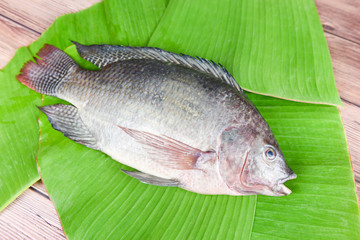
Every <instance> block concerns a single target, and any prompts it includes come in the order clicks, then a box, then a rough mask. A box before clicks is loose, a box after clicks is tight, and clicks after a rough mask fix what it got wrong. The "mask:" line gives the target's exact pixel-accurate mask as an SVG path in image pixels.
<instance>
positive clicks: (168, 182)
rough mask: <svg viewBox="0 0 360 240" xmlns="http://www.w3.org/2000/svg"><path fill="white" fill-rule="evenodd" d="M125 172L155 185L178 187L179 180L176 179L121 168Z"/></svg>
mask: <svg viewBox="0 0 360 240" xmlns="http://www.w3.org/2000/svg"><path fill="white" fill-rule="evenodd" d="M121 171H123V172H124V173H125V174H127V175H129V176H130V177H133V178H136V179H138V180H139V181H140V182H143V183H147V184H152V185H156V186H167V187H179V186H180V182H179V181H178V180H176V179H165V178H160V177H156V176H154V175H150V174H147V173H143V172H137V171H127V170H124V169H121Z"/></svg>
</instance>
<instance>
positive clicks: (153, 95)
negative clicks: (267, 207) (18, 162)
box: [17, 43, 296, 196]
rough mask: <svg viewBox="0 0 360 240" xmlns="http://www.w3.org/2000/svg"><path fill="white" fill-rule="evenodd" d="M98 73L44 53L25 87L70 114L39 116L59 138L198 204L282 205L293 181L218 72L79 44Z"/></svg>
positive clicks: (172, 58) (167, 56) (149, 53)
mask: <svg viewBox="0 0 360 240" xmlns="http://www.w3.org/2000/svg"><path fill="white" fill-rule="evenodd" d="M75 45H76V47H77V49H78V51H79V54H80V56H82V57H83V58H84V59H87V60H89V61H90V62H92V63H93V64H95V65H97V66H98V67H99V68H100V70H98V71H90V70H85V69H81V68H80V67H79V66H78V65H77V64H76V63H75V62H74V61H73V60H71V58H70V57H69V56H67V55H66V54H65V53H64V52H62V51H61V50H59V49H57V48H55V47H53V46H50V45H46V46H45V47H44V48H43V49H42V50H41V51H40V52H39V54H38V55H39V57H40V59H39V60H37V64H35V63H33V62H28V63H27V64H26V65H25V66H24V68H23V69H22V74H20V75H18V77H17V78H18V80H19V81H20V82H21V83H23V84H24V85H26V86H28V87H30V88H32V89H34V90H35V91H38V92H40V93H43V94H49V95H52V96H56V97H59V98H62V99H64V100H66V101H68V102H70V103H71V104H72V105H63V104H56V105H51V106H44V107H41V108H40V110H41V111H43V112H44V113H45V114H46V115H47V117H48V119H49V121H50V123H51V124H52V126H53V128H55V129H56V130H58V131H60V132H62V133H63V134H64V135H65V136H66V137H68V138H70V139H72V140H74V141H75V142H78V143H80V144H83V145H85V146H87V147H90V148H93V149H96V150H100V151H103V152H104V153H106V154H108V155H109V156H110V157H112V158H113V159H115V160H117V161H119V162H121V163H123V164H126V165H128V166H130V167H132V168H134V169H136V170H137V171H125V170H124V173H125V174H127V175H129V176H132V177H134V178H136V179H138V180H140V181H141V182H143V183H148V184H154V185H160V186H173V187H174V186H176V187H181V188H184V189H186V190H189V191H193V192H197V193H201V194H228V195H249V194H265V195H271V196H283V195H288V194H290V193H291V190H290V189H288V188H287V187H286V186H285V185H284V184H283V183H284V182H285V181H287V180H290V179H294V178H296V174H295V173H294V172H293V171H292V170H291V169H290V168H289V167H288V166H287V164H286V162H285V159H284V156H283V154H282V152H281V150H280V147H279V145H278V143H277V141H276V139H275V137H274V135H273V133H272V132H271V129H270V128H269V125H268V124H267V123H266V121H265V120H264V119H263V118H262V116H261V115H260V113H259V111H258V110H257V109H256V107H255V106H254V104H252V103H251V102H250V100H249V99H248V98H247V96H246V95H245V93H244V92H243V91H242V89H241V88H240V87H239V85H238V84H237V83H236V81H235V79H234V78H233V77H232V76H231V74H230V73H229V72H227V71H226V69H225V68H224V67H222V66H221V65H217V64H215V63H213V62H212V61H209V60H206V59H202V58H193V57H190V56H186V55H177V54H174V53H171V52H166V51H164V50H161V49H156V48H133V47H123V46H111V45H100V46H99V45H93V46H84V45H81V44H78V43H75Z"/></svg>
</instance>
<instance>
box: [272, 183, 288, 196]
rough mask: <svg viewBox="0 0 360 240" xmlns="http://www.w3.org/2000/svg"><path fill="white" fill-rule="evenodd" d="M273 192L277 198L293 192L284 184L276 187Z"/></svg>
mask: <svg viewBox="0 0 360 240" xmlns="http://www.w3.org/2000/svg"><path fill="white" fill-rule="evenodd" d="M273 191H274V192H275V193H276V196H287V195H289V194H290V193H292V191H291V190H290V189H289V188H288V187H286V186H285V185H284V184H282V183H281V184H278V185H276V186H275V187H274V189H273Z"/></svg>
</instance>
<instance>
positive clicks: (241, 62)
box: [0, 0, 360, 239]
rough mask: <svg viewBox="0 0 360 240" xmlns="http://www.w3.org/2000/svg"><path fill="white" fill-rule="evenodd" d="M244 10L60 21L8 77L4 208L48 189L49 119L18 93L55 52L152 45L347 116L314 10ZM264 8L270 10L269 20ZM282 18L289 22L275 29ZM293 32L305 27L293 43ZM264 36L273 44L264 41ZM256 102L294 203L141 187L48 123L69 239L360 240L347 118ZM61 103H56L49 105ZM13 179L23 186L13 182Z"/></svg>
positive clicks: (121, 8)
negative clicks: (25, 73)
mask: <svg viewBox="0 0 360 240" xmlns="http://www.w3.org/2000/svg"><path fill="white" fill-rule="evenodd" d="M235 2H236V1H232V2H230V1H226V2H225V1H218V2H215V1H212V2H210V3H209V2H201V1H186V2H182V1H170V3H169V6H168V8H166V6H167V1H160V0H154V1H145V0H144V1H116V0H112V1H111V0H109V1H105V2H102V3H100V4H97V5H96V6H94V7H92V8H90V9H87V10H86V11H82V12H79V13H77V14H71V15H67V16H64V17H61V18H59V19H57V21H55V23H54V24H53V25H52V26H51V27H50V28H49V29H48V30H47V31H46V32H45V33H44V34H43V36H42V37H41V38H40V39H39V40H38V41H36V42H35V43H34V44H32V45H31V46H30V48H29V50H28V49H25V48H24V49H21V50H20V51H18V53H17V54H16V56H15V57H14V59H13V60H12V61H11V63H10V64H9V65H8V66H7V67H6V68H5V69H3V70H2V71H1V72H0V84H1V85H0V86H4V88H3V89H5V90H8V91H4V92H2V93H1V95H0V97H1V100H3V102H4V103H5V104H4V105H2V106H1V108H0V110H1V112H2V113H4V114H5V115H4V116H5V117H4V118H3V119H4V120H3V121H2V124H1V133H2V137H1V139H2V142H1V150H3V151H2V152H5V153H8V154H7V155H6V158H5V157H4V156H3V157H2V158H1V160H0V161H1V162H0V163H1V164H2V165H3V166H6V170H0V186H1V189H0V191H1V192H0V193H3V192H4V193H6V194H7V195H6V196H4V197H3V195H2V194H1V197H0V201H1V202H0V204H1V206H3V207H4V206H6V204H8V203H9V202H10V201H11V200H12V199H14V198H15V197H16V196H17V194H19V193H20V192H21V191H22V190H23V189H25V188H26V187H27V186H29V185H30V184H31V183H32V182H34V181H35V180H36V179H37V178H38V175H37V172H36V167H35V159H36V156H37V152H38V149H39V145H38V144H39V129H38V127H37V126H36V124H37V121H36V120H37V117H38V114H39V112H38V110H37V109H36V108H35V107H34V106H35V105H40V102H41V95H39V94H36V93H34V92H33V91H31V90H29V89H27V88H26V87H24V86H21V85H20V84H19V83H17V82H16V80H15V75H16V74H17V73H18V72H19V70H20V68H21V66H22V64H23V63H24V62H26V61H27V60H29V59H30V57H31V56H32V55H34V53H36V52H37V51H38V50H39V49H40V48H41V47H42V45H43V44H44V43H45V42H46V43H50V44H53V45H55V46H58V47H59V48H61V49H64V48H65V47H66V46H68V45H70V42H69V40H70V39H71V40H76V41H79V42H81V43H85V44H96V43H108V44H123V45H132V46H145V45H147V44H148V42H149V41H150V45H151V46H161V47H163V48H165V49H167V50H172V51H175V52H183V53H187V54H193V55H195V54H197V55H200V56H202V57H207V58H209V59H214V60H216V61H219V62H221V63H222V64H223V65H224V66H225V67H227V68H228V69H230V71H231V72H232V73H233V74H234V76H235V78H236V79H238V80H240V81H239V82H240V84H241V85H242V86H245V87H246V88H247V89H249V90H251V91H254V92H260V93H262V94H266V95H274V96H278V97H282V98H289V99H296V100H301V101H308V102H312V101H316V102H321V103H328V104H340V100H339V99H338V94H337V92H336V88H335V85H334V81H333V75H332V70H331V63H330V58H329V54H328V50H327V47H326V42H325V39H324V36H323V32H322V29H321V26H320V22H319V19H318V16H317V14H316V9H315V7H314V3H313V2H312V1H305V0H304V1H285V0H281V1H277V2H274V1H264V2H259V1H252V2H249V1H238V2H239V3H241V4H240V5H239V7H236V5H234V4H236V3H235ZM297 3H300V4H297ZM183 4H184V5H183ZM262 4H264V6H266V8H265V7H264V8H261V9H260V8H259V6H262ZM199 6H201V8H200V7H199ZM224 6H227V7H224ZM268 7H270V9H272V10H271V11H270V13H273V14H270V15H266V14H265V15H266V16H267V18H266V19H265V20H264V19H263V18H261V17H262V16H264V11H265V9H267V8H268ZM228 9H231V11H226V10H228ZM240 10H241V11H240ZM249 10H251V11H249ZM181 11H183V13H181ZM239 11H240V12H239ZM265 12H267V11H265ZM277 12H278V13H277ZM211 13H213V14H211ZM213 15H216V18H214V17H213ZM239 16H240V17H239ZM273 18H279V19H280V20H279V19H277V20H274V21H273V22H272V23H269V21H268V20H269V19H273ZM186 19H189V20H190V21H187V20H186ZM214 19H216V22H214ZM259 19H260V20H259ZM209 21H213V22H212V23H211V24H210V22H209ZM159 22H160V23H159ZM233 22H236V24H235V25H236V26H237V27H233ZM284 22H288V23H287V24H290V25H286V26H283V25H282V24H283V23H284ZM289 22H290V23H289ZM189 23H190V24H189ZM249 23H251V24H249ZM213 24H215V25H213ZM216 24H217V25H216ZM268 24H270V25H268ZM185 25H186V26H185ZM250 25H251V26H252V27H251V28H250V30H246V31H245V29H244V27H249V26H250ZM295 25H296V26H300V27H295V28H296V31H295V32H292V31H293V30H292V27H293V26H295ZM201 26H202V27H203V29H202V28H201ZM208 26H214V28H209V27H208ZM240 26H242V27H241V28H239V27H240ZM284 28H285V29H286V31H285V30H284ZM155 29H156V30H155ZM239 29H240V30H239ZM154 30H155V31H154ZM199 31H200V33H201V34H198V32H199ZM261 31H265V32H266V33H269V34H270V33H271V34H270V37H269V38H265V39H261V37H260V36H261V35H262V34H264V32H261ZM284 31H285V32H284ZM248 32H251V33H252V34H253V35H252V36H247V34H248ZM152 33H154V34H153V35H152ZM197 34H198V35H197ZM285 36H288V37H289V38H291V39H290V40H285ZM277 37H278V38H277ZM272 38H274V39H273V40H272V41H273V42H271V39H272ZM277 40H281V41H280V43H279V42H277ZM294 41H295V44H293V43H294ZM256 42H257V43H256ZM185 43H187V44H185ZM269 43H272V44H269ZM183 44H185V45H183ZM257 44H259V45H257ZM238 46H240V47H238ZM260 46H261V47H260ZM315 46H316V47H315ZM259 48H262V49H263V51H260V49H259ZM233 49H236V51H234V50H233ZM249 49H250V50H249ZM238 50H239V51H238ZM240 50H242V51H240ZM244 50H245V51H244ZM69 51H70V52H71V53H72V54H73V52H72V51H71V49H69ZM269 55H271V56H270V58H269ZM273 62H277V63H278V64H274V63H273ZM287 63H290V65H287ZM84 66H86V67H89V65H84ZM235 66H241V69H240V68H238V67H235ZM260 66H261V67H260ZM244 69H246V71H243V70H244ZM295 70H296V71H295ZM254 79H255V80H256V81H254ZM288 81H292V82H291V84H288ZM253 82H256V84H257V85H256V86H255V85H251V84H255V83H253ZM294 86H297V87H294ZM259 89H260V90H259ZM249 95H250V98H251V99H252V100H253V101H254V103H255V104H256V106H258V107H259V109H260V111H261V112H262V114H263V115H264V117H265V118H266V119H267V121H268V122H269V124H270V126H271V127H272V129H273V131H274V133H275V135H276V137H277V139H278V141H279V143H280V146H281V147H282V149H283V152H284V154H285V157H286V158H287V161H288V163H289V165H290V166H291V167H292V168H293V169H294V171H295V172H296V173H297V174H298V176H299V177H298V179H296V180H293V181H291V182H289V184H288V186H289V187H290V188H291V189H292V190H293V192H294V193H293V194H291V195H290V196H288V197H283V198H274V197H265V196H245V197H230V196H204V195H199V194H195V193H190V192H186V191H184V190H182V189H177V188H163V187H155V186H149V185H145V184H141V183H139V182H137V181H136V180H134V179H131V178H130V177H127V176H124V174H122V173H121V171H120V170H119V169H120V168H125V169H126V167H125V166H122V165H121V164H119V163H117V162H115V161H113V160H111V159H110V158H109V157H107V156H105V155H104V154H102V153H100V152H98V151H94V150H91V149H88V148H86V147H84V146H81V145H79V144H76V143H74V142H72V141H71V140H69V139H66V138H65V137H64V136H62V134H61V133H59V132H56V131H55V130H53V129H52V128H51V127H50V125H49V123H48V122H47V120H46V118H45V117H44V116H43V115H42V116H41V118H40V121H41V139H40V140H41V142H40V151H39V155H38V159H39V168H40V171H41V175H42V177H43V180H44V183H45V185H46V188H47V190H48V192H49V194H50V196H51V198H52V200H53V201H54V204H55V206H56V209H57V211H58V213H59V215H60V219H61V221H62V225H63V227H64V231H65V233H66V235H67V236H68V238H70V239H78V238H81V239H84V238H96V239H97V238H100V239H102V238H106V237H108V238H120V237H123V238H155V239H156V238H160V237H163V238H164V239H167V238H176V237H177V238H195V237H203V238H209V237H210V238H215V237H217V238H230V239H231V238H236V239H238V238H240V239H248V238H250V237H251V238H263V239H268V238H337V239H344V238H348V239H356V238H359V237H360V233H359V226H360V224H359V213H358V205H357V201H356V195H355V188H354V182H353V176H352V171H351V167H350V161H349V156H348V151H347V144H346V140H345V138H344V130H343V127H342V123H341V120H340V117H339V112H338V110H337V109H336V108H335V107H331V106H322V105H310V104H303V103H295V102H290V101H285V100H278V99H274V98H269V97H264V96H259V95H253V94H249ZM24 96H26V97H24ZM58 102H59V100H57V99H54V98H49V97H46V98H45V101H44V104H45V105H47V104H52V103H58ZM30 105H31V106H30ZM6 124H7V125H6ZM3 133H5V134H3ZM9 145H10V147H9ZM14 152H16V154H14ZM19 166H22V167H19ZM14 176H16V178H17V179H16V180H17V184H15V183H13V182H11V181H9V179H12V178H14ZM15 182H16V181H15ZM5 186H6V188H5Z"/></svg>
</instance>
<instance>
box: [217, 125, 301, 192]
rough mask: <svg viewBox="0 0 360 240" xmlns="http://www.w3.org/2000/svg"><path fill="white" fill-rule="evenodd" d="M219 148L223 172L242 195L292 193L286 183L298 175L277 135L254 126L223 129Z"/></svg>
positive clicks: (224, 177)
mask: <svg viewBox="0 0 360 240" xmlns="http://www.w3.org/2000/svg"><path fill="white" fill-rule="evenodd" d="M221 141H222V143H221V146H220V151H219V161H220V164H219V170H220V175H221V177H222V179H223V181H225V183H226V185H227V186H228V187H229V188H230V189H231V190H232V191H235V192H236V193H237V194H239V195H245V194H246V195H249V194H262V195H269V196H285V195H289V194H290V193H291V190H290V189H289V188H287V187H286V186H285V185H284V183H285V182H286V181H287V180H291V179H295V178H296V174H295V173H294V172H293V171H292V170H291V169H290V168H289V166H288V165H287V164H286V161H285V158H284V155H283V153H282V152H281V150H280V147H279V145H278V143H277V142H276V140H275V137H274V135H273V134H272V132H271V131H270V132H269V131H266V134H264V132H262V133H259V132H257V131H255V130H254V129H251V128H247V129H246V128H244V129H239V128H232V129H227V130H225V131H224V132H223V134H222V137H221Z"/></svg>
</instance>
